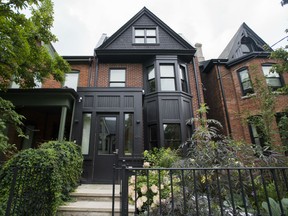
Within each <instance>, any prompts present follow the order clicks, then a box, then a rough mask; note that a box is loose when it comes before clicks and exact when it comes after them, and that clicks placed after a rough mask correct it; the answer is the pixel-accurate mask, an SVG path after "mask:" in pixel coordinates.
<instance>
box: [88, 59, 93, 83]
mask: <svg viewBox="0 0 288 216" xmlns="http://www.w3.org/2000/svg"><path fill="white" fill-rule="evenodd" d="M92 63H93V61H92V59H91V58H89V70H88V74H89V75H88V87H91V86H90V83H91V77H92V74H91V71H92Z"/></svg>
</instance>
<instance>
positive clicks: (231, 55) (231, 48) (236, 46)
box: [219, 22, 273, 61]
mask: <svg viewBox="0 0 288 216" xmlns="http://www.w3.org/2000/svg"><path fill="white" fill-rule="evenodd" d="M243 37H246V38H250V39H251V40H252V41H253V43H254V44H255V48H256V49H257V51H258V52H266V51H273V50H272V48H271V47H269V46H268V45H267V43H265V41H263V40H262V39H261V38H260V37H259V36H258V35H257V34H256V33H255V32H254V31H253V30H252V29H251V28H249V27H248V25H247V24H246V23H245V22H244V23H243V24H242V25H241V26H240V28H239V29H238V31H237V32H236V34H235V35H234V36H233V38H232V39H231V40H230V42H229V43H228V45H227V46H226V48H225V49H224V50H223V52H222V53H221V54H220V56H219V59H228V61H232V60H235V59H238V58H240V57H243V56H244V55H245V54H243V52H242V51H241V48H240V47H241V40H242V38H243ZM264 46H267V48H268V50H265V49H264Z"/></svg>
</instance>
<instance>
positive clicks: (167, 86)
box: [161, 79, 175, 91]
mask: <svg viewBox="0 0 288 216" xmlns="http://www.w3.org/2000/svg"><path fill="white" fill-rule="evenodd" d="M161 90H162V91H175V80H174V79H161Z"/></svg>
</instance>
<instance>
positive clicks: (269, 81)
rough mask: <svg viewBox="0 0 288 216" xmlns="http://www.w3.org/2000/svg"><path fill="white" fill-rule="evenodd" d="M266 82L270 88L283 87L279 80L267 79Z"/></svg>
mask: <svg viewBox="0 0 288 216" xmlns="http://www.w3.org/2000/svg"><path fill="white" fill-rule="evenodd" d="M266 82H267V84H268V86H271V87H281V86H282V84H281V81H280V79H279V78H266Z"/></svg>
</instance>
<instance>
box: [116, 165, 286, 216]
mask: <svg viewBox="0 0 288 216" xmlns="http://www.w3.org/2000/svg"><path fill="white" fill-rule="evenodd" d="M114 172H115V173H116V172H118V173H119V172H120V178H121V181H120V182H121V199H120V200H121V204H120V209H121V210H120V211H121V215H123V216H126V215H151V216H152V215H165V216H166V215H175V216H176V215H189V216H191V215H205V216H207V215H217V216H218V215H221V216H226V215H227V216H228V215H229V216H230V215H231V216H232V215H233V216H234V215H235V216H236V215H237V216H238V215H240V216H242V215H245V216H247V215H248V216H252V215H257V216H260V215H270V216H286V215H288V181H287V177H288V176H287V174H288V173H287V172H288V167H277V168H276V167H273V168H271V167H261V168H259V167H253V168H244V167H241V168H131V167H127V166H125V165H123V166H122V167H120V168H116V167H115V168H114ZM118 178H119V177H118ZM113 184H114V185H115V182H114V183H113ZM113 188H115V187H113ZM113 195H115V192H114V189H113ZM114 198H115V196H113V205H112V211H113V215H114V207H115V202H114V201H115V199H114Z"/></svg>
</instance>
